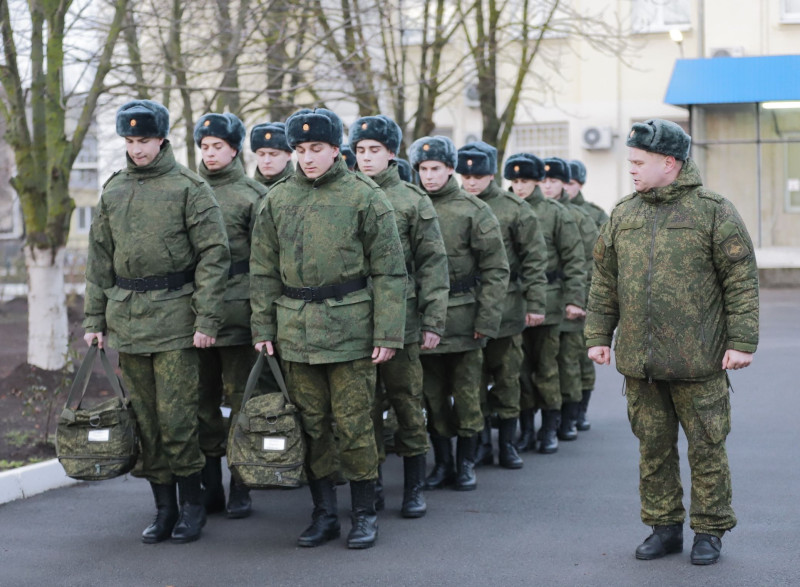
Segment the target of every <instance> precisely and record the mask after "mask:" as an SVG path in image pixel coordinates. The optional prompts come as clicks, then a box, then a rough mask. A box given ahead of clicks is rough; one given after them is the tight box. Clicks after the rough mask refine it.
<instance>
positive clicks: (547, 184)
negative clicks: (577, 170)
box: [542, 177, 564, 198]
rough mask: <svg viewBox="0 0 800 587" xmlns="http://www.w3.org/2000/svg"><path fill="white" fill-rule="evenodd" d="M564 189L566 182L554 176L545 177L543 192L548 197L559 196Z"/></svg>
mask: <svg viewBox="0 0 800 587" xmlns="http://www.w3.org/2000/svg"><path fill="white" fill-rule="evenodd" d="M563 189H564V182H563V181H561V180H560V179H556V178H554V177H545V178H544V181H542V193H543V194H544V196H545V197H546V198H557V197H558V196H560V195H561V191H562V190H563Z"/></svg>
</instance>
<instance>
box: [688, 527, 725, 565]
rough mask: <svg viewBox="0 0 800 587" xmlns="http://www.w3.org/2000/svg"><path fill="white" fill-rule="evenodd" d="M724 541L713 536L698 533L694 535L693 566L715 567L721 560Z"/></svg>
mask: <svg viewBox="0 0 800 587" xmlns="http://www.w3.org/2000/svg"><path fill="white" fill-rule="evenodd" d="M720 550H722V540H721V539H720V538H718V537H716V536H714V535H713V534H703V533H702V532H701V533H698V534H695V535H694V543H693V544H692V559H691V560H692V564H693V565H713V564H714V563H715V562H717V561H718V560H719V551H720Z"/></svg>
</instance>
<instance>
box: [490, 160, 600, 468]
mask: <svg viewBox="0 0 800 587" xmlns="http://www.w3.org/2000/svg"><path fill="white" fill-rule="evenodd" d="M545 174H546V170H545V164H544V161H542V160H541V159H539V158H538V157H537V156H536V155H531V154H530V153H518V154H516V155H512V156H511V157H509V158H508V159H507V160H506V164H505V167H504V168H503V176H504V177H505V178H506V179H508V180H510V181H511V189H512V191H513V192H514V194H515V195H517V196H518V197H520V198H522V199H523V200H525V201H526V202H527V203H528V204H530V206H531V207H532V208H533V211H534V212H535V213H536V217H537V218H538V219H539V227H540V228H541V230H542V234H543V235H544V241H545V244H546V245H547V271H546V273H545V275H546V277H547V301H546V305H545V307H546V310H545V319H544V322H542V324H540V325H539V326H533V327H529V328H526V329H525V330H524V331H523V332H522V349H523V351H524V353H525V357H524V359H523V362H522V371H521V373H520V383H521V395H520V416H519V422H520V436H519V440H518V441H517V449H518V450H519V451H528V450H536V435H535V434H534V430H533V420H534V415H535V414H536V410H537V408H541V410H542V428H541V431H540V433H541V434H540V436H541V438H540V440H541V442H540V444H539V452H540V453H543V454H551V453H554V452H556V451H557V450H558V437H557V431H558V428H559V426H560V423H561V382H560V379H559V369H558V351H559V347H560V332H559V327H560V325H561V321H562V320H563V319H564V317H566V318H567V319H568V320H572V319H575V318H577V317H580V316H581V315H582V314H583V309H582V308H583V306H584V305H585V303H586V268H585V260H584V256H583V246H582V243H581V238H580V233H579V232H578V226H577V225H576V224H575V220H574V219H573V218H572V216H571V215H570V214H569V213H568V212H567V210H566V209H565V208H564V206H562V205H561V204H559V203H558V202H556V201H555V200H553V199H551V198H545V197H544V194H543V193H542V189H541V187H540V186H539V183H540V182H541V181H542V180H544V179H545Z"/></svg>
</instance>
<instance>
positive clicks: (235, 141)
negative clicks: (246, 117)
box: [194, 112, 247, 153]
mask: <svg viewBox="0 0 800 587" xmlns="http://www.w3.org/2000/svg"><path fill="white" fill-rule="evenodd" d="M246 132H247V131H246V130H245V128H244V123H243V122H242V121H241V120H239V117H238V116H236V115H235V114H231V113H230V112H226V113H225V114H215V113H213V112H212V113H211V114H204V115H203V116H201V117H200V118H199V119H198V121H197V124H195V125H194V142H195V143H196V144H197V146H198V147H199V146H200V143H201V141H202V140H203V138H204V137H216V138H218V139H222V140H223V141H225V142H226V143H228V144H229V145H230V146H231V148H232V149H236V152H237V153H241V152H242V147H243V146H244V135H245V133H246Z"/></svg>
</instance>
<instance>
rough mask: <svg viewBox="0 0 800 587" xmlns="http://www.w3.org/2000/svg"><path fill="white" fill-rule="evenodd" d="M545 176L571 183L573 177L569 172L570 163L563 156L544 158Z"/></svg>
mask: <svg viewBox="0 0 800 587" xmlns="http://www.w3.org/2000/svg"><path fill="white" fill-rule="evenodd" d="M544 176H545V177H552V178H553V179H560V180H561V181H563V182H564V183H569V181H570V179H572V177H571V176H570V174H569V163H567V162H566V161H564V160H563V159H562V158H561V157H548V158H547V159H545V160H544Z"/></svg>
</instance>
